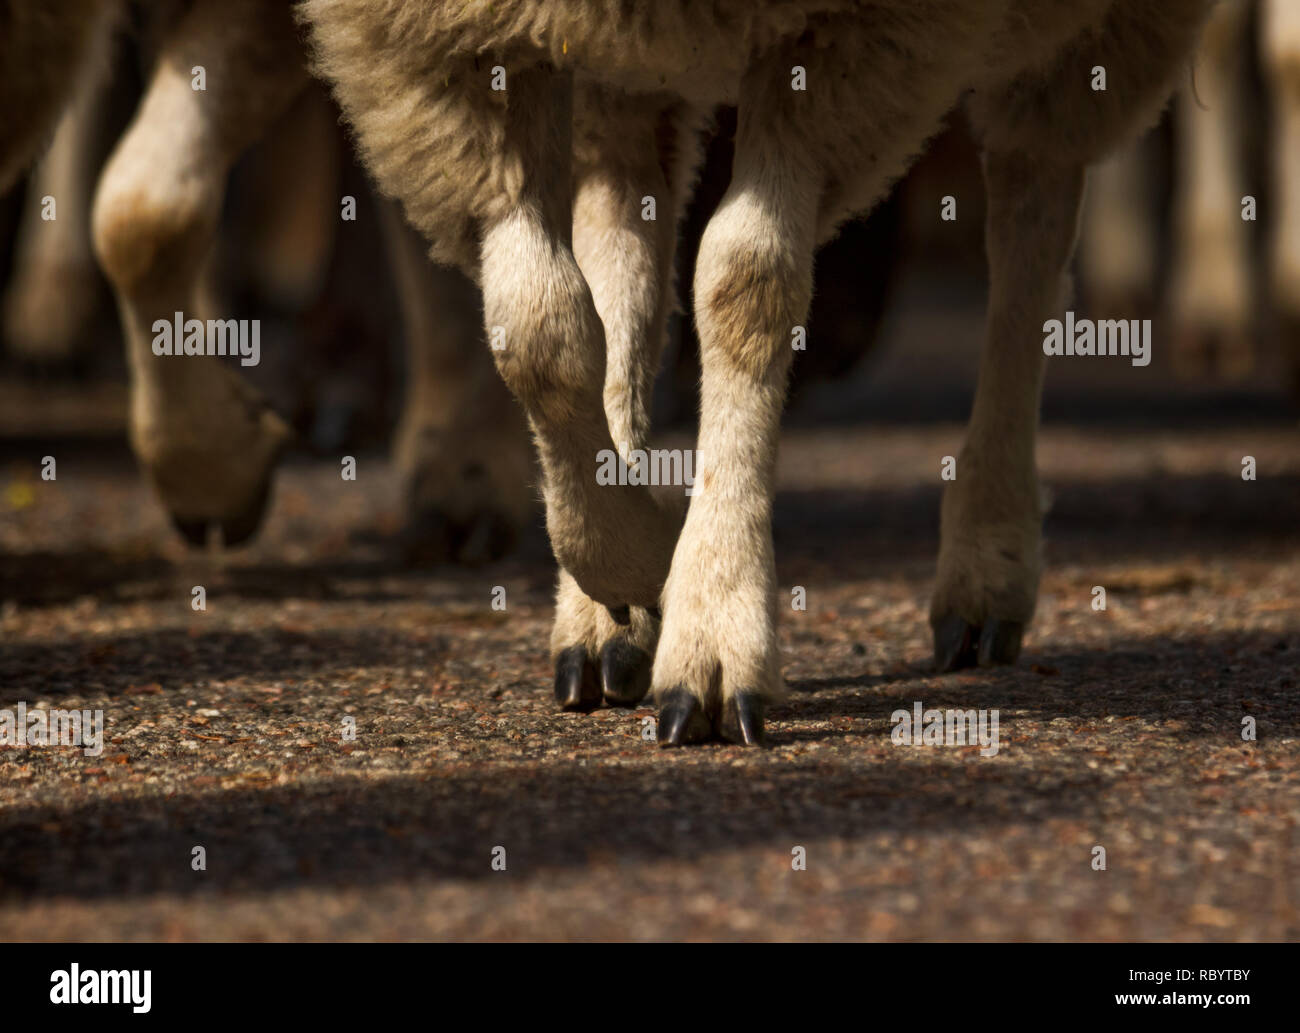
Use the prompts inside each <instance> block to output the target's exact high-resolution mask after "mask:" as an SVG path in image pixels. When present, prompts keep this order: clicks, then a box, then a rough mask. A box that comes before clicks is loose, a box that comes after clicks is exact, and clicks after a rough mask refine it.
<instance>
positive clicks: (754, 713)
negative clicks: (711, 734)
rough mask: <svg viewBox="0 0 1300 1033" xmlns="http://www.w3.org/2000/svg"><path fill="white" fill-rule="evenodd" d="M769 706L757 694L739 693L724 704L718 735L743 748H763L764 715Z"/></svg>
mask: <svg viewBox="0 0 1300 1033" xmlns="http://www.w3.org/2000/svg"><path fill="white" fill-rule="evenodd" d="M766 710H767V705H766V703H764V701H763V697H762V696H760V695H758V693H756V692H738V693H736V694H735V695H734V696H732V697H731V698H730V699H728V700H727V701H726V702H724V703H723V704H722V723H721V725H720V726H719V727H718V734H719V735H721V736H722V737H723V738H724V739H726V740H727V742H734V743H737V744H739V745H741V746H762V745H763V741H764V738H765V735H764V731H763V715H764V713H765V712H766Z"/></svg>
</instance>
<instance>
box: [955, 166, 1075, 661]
mask: <svg viewBox="0 0 1300 1033" xmlns="http://www.w3.org/2000/svg"><path fill="white" fill-rule="evenodd" d="M984 179H985V187H986V190H987V193H988V221H987V226H986V231H985V233H986V247H987V250H988V260H989V314H988V328H987V337H986V339H985V342H984V352H983V357H982V359H981V362H980V372H979V384H978V386H977V388H976V391H975V404H974V407H973V410H972V413H971V420H970V428H969V431H968V432H967V437H966V444H965V446H964V447H963V448H962V450H961V453H960V454H959V455H958V457H957V471H956V480H954V481H952V482H951V483H950V484H949V485H948V487H947V490H946V491H945V493H944V498H943V514H942V520H941V528H942V530H941V543H940V549H939V576H938V581H937V584H936V586H935V591H934V597H933V599H932V602H931V606H930V625H931V627H932V628H933V630H934V653H935V664H936V666H937V667H938V669H939V670H941V671H950V670H955V669H957V668H960V667H968V666H971V665H972V664H975V663H977V662H978V663H980V664H993V663H1014V662H1015V660H1016V658H1017V657H1018V656H1019V654H1020V643H1021V638H1022V636H1023V635H1024V630H1025V626H1026V625H1027V624H1028V623H1029V620H1030V618H1031V617H1032V616H1033V613H1034V605H1035V601H1036V599H1037V595H1038V575H1039V551H1040V548H1039V533H1040V526H1041V523H1042V509H1041V505H1040V501H1039V493H1038V476H1037V473H1036V471H1035V468H1034V438H1035V434H1036V431H1037V427H1038V405H1039V395H1040V393H1041V389H1042V379H1043V361H1044V357H1043V323H1044V321H1045V320H1047V319H1049V318H1052V317H1053V316H1054V315H1055V316H1059V315H1060V313H1059V311H1058V309H1059V307H1060V306H1061V303H1062V299H1063V297H1064V294H1065V290H1064V287H1065V273H1066V269H1067V267H1068V265H1069V261H1070V256H1071V253H1072V252H1073V249H1074V241H1075V237H1076V233H1077V227H1078V213H1079V206H1080V202H1081V200H1082V197H1083V187H1084V167H1083V165H1082V164H1066V165H1058V164H1055V163H1053V162H1052V161H1050V160H1047V159H1043V158H1038V157H1031V156H1029V155H1026V154H1021V153H989V154H986V155H985V158H984Z"/></svg>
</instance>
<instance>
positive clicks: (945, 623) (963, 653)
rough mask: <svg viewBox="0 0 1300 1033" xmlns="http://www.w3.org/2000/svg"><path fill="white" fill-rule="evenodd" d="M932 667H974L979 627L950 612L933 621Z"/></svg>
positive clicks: (946, 668) (938, 668)
mask: <svg viewBox="0 0 1300 1033" xmlns="http://www.w3.org/2000/svg"><path fill="white" fill-rule="evenodd" d="M933 627H934V669H935V670H936V671H939V672H940V673H942V672H944V671H960V670H961V669H962V668H963V667H974V666H975V662H976V659H977V657H978V643H979V629H978V628H976V627H975V626H974V625H971V624H967V623H966V622H965V621H964V620H962V619H961V618H960V617H959V616H957V614H955V613H950V614H948V616H946V617H941V618H939V620H938V621H937V622H935V623H934V625H933Z"/></svg>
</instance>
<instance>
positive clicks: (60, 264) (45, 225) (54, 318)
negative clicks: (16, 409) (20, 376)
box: [4, 18, 114, 365]
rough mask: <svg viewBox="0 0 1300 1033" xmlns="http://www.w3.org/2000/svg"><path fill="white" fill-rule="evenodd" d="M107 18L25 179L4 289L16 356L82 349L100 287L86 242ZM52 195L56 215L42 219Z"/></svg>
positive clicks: (55, 360)
mask: <svg viewBox="0 0 1300 1033" xmlns="http://www.w3.org/2000/svg"><path fill="white" fill-rule="evenodd" d="M113 28H114V26H113V23H112V20H111V19H109V18H101V19H100V20H99V24H98V25H97V26H96V28H95V30H94V35H93V36H92V39H91V44H90V54H89V56H88V58H87V60H86V62H85V63H84V65H83V67H82V69H81V70H80V74H79V75H78V76H77V85H76V90H75V93H74V94H73V98H72V103H71V104H70V105H69V106H68V109H67V110H66V111H65V112H64V113H63V118H62V119H60V121H59V127H58V129H57V130H56V131H55V134H54V139H53V141H52V142H51V143H50V149H49V150H48V151H47V152H46V153H45V156H44V157H43V158H42V159H41V160H40V162H39V163H38V164H37V165H36V167H35V168H34V169H33V170H32V173H31V175H30V176H29V178H28V186H27V202H26V204H25V206H24V209H23V218H22V223H21V225H20V227H19V230H18V240H17V243H16V245H15V249H14V273H13V279H12V281H11V282H10V284H9V286H8V288H7V289H6V290H5V295H4V339H5V341H6V343H7V344H8V345H9V348H10V351H11V353H12V354H13V356H14V357H15V358H18V359H20V360H23V361H26V362H30V363H34V364H38V365H61V364H64V363H67V362H69V361H71V360H73V359H75V358H77V357H79V356H80V355H81V354H82V353H84V351H85V350H86V345H87V344H88V343H89V342H88V338H89V336H90V335H91V331H92V329H93V328H94V325H95V323H96V320H97V318H98V316H99V313H100V310H101V305H102V303H103V301H104V297H105V292H104V286H103V278H102V277H101V276H100V273H99V267H98V266H97V265H96V264H95V254H94V250H93V248H92V247H91V242H90V203H91V199H92V197H93V195H94V190H95V177H96V174H97V173H98V171H99V169H98V162H99V161H100V160H102V155H103V151H102V149H101V148H102V144H103V143H104V142H105V138H104V134H103V127H102V122H103V121H104V119H105V118H106V117H107V115H108V111H107V108H108V104H107V103H106V98H107V95H108V90H109V86H110V83H111V80H112V60H111V54H112V49H113ZM44 197H52V198H53V199H54V201H55V204H56V214H57V218H54V219H51V220H48V221H47V220H46V219H44V218H43V217H42V207H43V206H42V203H41V199H42V198H44Z"/></svg>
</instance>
